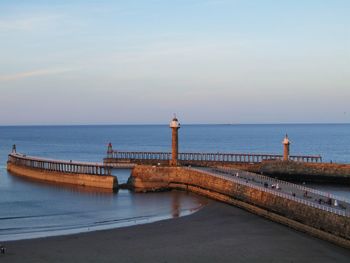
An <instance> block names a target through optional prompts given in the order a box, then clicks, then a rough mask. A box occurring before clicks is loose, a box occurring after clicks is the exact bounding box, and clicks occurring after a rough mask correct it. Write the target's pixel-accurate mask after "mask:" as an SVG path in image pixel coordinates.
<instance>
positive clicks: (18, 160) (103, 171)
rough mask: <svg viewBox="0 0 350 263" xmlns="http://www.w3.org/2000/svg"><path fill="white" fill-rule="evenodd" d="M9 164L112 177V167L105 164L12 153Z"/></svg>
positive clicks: (51, 170)
mask: <svg viewBox="0 0 350 263" xmlns="http://www.w3.org/2000/svg"><path fill="white" fill-rule="evenodd" d="M8 162H9V163H11V164H14V165H17V166H24V167H28V168H33V169H41V170H46V171H50V172H60V173H72V174H88V175H101V176H106V175H111V167H110V166H107V165H105V164H103V163H92V162H77V161H65V160H53V159H45V158H39V157H33V156H27V155H25V154H20V153H10V154H9V156H8Z"/></svg>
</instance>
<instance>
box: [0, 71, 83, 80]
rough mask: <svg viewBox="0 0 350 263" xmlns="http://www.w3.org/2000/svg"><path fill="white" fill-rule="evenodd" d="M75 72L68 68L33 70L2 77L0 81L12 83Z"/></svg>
mask: <svg viewBox="0 0 350 263" xmlns="http://www.w3.org/2000/svg"><path fill="white" fill-rule="evenodd" d="M74 70H76V69H72V68H67V69H39V70H32V71H26V72H20V73H16V74H11V75H2V76H1V75H0V81H10V80H18V79H23V78H29V77H37V76H46V75H56V74H62V73H66V72H70V71H74Z"/></svg>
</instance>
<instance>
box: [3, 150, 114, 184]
mask: <svg viewBox="0 0 350 263" xmlns="http://www.w3.org/2000/svg"><path fill="white" fill-rule="evenodd" d="M7 170H8V171H9V172H10V173H13V174H15V175H18V176H23V177H27V178H31V179H36V180H41V181H48V182H55V183H63V184H71V185H78V186H87V187H95V188H103V189H110V190H113V189H115V188H117V187H118V179H117V178H116V177H114V176H112V175H111V169H110V167H107V166H105V165H103V164H98V163H88V162H73V161H61V160H51V159H43V158H38V157H32V156H26V155H23V154H19V153H11V154H9V156H8V161H7Z"/></svg>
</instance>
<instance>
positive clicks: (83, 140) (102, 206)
mask: <svg viewBox="0 0 350 263" xmlns="http://www.w3.org/2000/svg"><path fill="white" fill-rule="evenodd" d="M285 134H288V136H289V138H290V140H291V154H292V155H297V154H301V155H316V154H320V155H321V156H322V157H323V161H326V162H330V161H332V162H334V163H350V124H271V125H268V124H264V125H239V124H237V125H183V126H182V127H181V128H180V130H179V150H180V152H228V153H230V152H233V153H271V154H282V151H283V147H282V140H283V138H284V136H285ZM109 142H111V143H112V144H113V148H114V149H115V150H120V151H170V150H171V130H170V129H169V127H168V126H167V125H106V126H103V125H98V126H93V125H91V126H2V127H0V241H8V240H19V239H29V238H37V237H45V236H54V235H66V234H73V233H80V232H87V231H95V230H102V229H110V228H116V227H124V226H130V225H134V224H144V223H150V222H154V221H158V220H163V219H169V218H175V217H179V216H186V215H189V214H191V213H194V212H196V211H198V210H199V209H201V208H202V207H203V206H205V205H206V204H207V203H208V202H209V201H208V200H207V199H206V198H204V197H201V196H197V195H194V194H191V193H186V192H181V191H172V192H162V193H146V194H145V193H133V192H131V191H129V190H119V191H117V192H114V193H113V192H100V191H95V190H91V189H87V188H80V187H79V188H77V187H72V186H63V185H56V184H52V183H44V182H39V181H33V180H28V179H24V178H22V177H17V176H14V175H12V174H9V173H8V172H7V171H6V161H7V155H8V153H10V151H11V148H12V145H13V144H16V145H17V152H20V153H24V154H27V155H32V156H40V157H45V158H57V159H66V160H76V161H92V162H102V160H103V158H104V157H105V156H106V151H107V145H108V143H109ZM130 172H131V170H130V169H114V170H113V175H115V176H117V177H118V181H119V182H120V183H123V182H126V181H127V179H128V177H129V176H130ZM308 186H309V187H313V188H316V189H320V190H322V191H325V192H329V193H332V194H335V195H338V196H341V197H345V198H348V199H350V186H345V185H316V184H312V185H308Z"/></svg>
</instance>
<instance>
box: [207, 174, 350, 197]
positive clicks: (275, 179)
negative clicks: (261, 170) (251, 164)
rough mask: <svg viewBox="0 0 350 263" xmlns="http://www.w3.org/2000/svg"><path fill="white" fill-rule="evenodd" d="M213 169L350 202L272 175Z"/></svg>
mask: <svg viewBox="0 0 350 263" xmlns="http://www.w3.org/2000/svg"><path fill="white" fill-rule="evenodd" d="M213 170H214V171H218V172H224V173H227V174H230V175H235V174H236V173H237V172H238V173H239V174H247V175H249V176H251V177H252V178H259V179H261V180H263V181H270V182H272V181H273V182H274V183H278V184H279V185H286V186H289V187H293V188H296V189H298V190H301V191H304V192H309V193H313V194H316V195H319V196H323V197H326V198H331V199H335V200H338V201H343V202H346V203H349V204H350V200H349V199H347V198H345V197H340V196H336V195H333V194H331V193H326V192H323V191H320V190H317V189H313V188H309V187H305V186H303V185H299V184H293V183H290V182H287V181H282V180H279V179H277V178H272V177H269V176H265V175H261V174H257V173H250V172H246V171H242V170H238V169H234V168H229V167H218V168H213Z"/></svg>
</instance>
